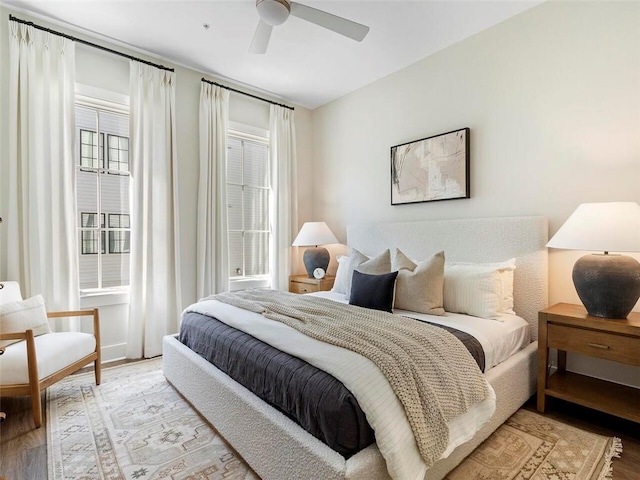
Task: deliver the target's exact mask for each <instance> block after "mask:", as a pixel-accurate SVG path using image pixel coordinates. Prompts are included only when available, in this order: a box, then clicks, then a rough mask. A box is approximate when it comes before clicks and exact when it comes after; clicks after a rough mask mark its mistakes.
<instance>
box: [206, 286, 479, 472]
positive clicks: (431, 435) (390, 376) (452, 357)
mask: <svg viewBox="0 0 640 480" xmlns="http://www.w3.org/2000/svg"><path fill="white" fill-rule="evenodd" d="M207 300H218V301H220V302H223V303H227V304H230V305H233V306H236V307H239V308H242V309H245V310H249V311H252V312H255V313H259V314H262V315H263V316H265V317H266V318H269V319H271V320H275V321H278V322H282V323H284V324H286V325H288V326H290V327H291V328H294V329H296V330H298V331H300V332H302V333H304V334H305V335H307V336H309V337H312V338H314V339H316V340H320V341H323V342H326V343H330V344H332V345H336V346H339V347H342V348H346V349H349V350H352V351H354V352H356V353H358V354H360V355H363V356H364V357H366V358H368V359H369V360H371V361H372V362H373V363H374V364H375V365H376V366H377V367H378V368H379V369H380V370H381V371H382V373H383V374H384V375H385V377H386V378H387V380H388V381H389V384H390V385H391V388H392V389H393V391H394V393H395V394H396V396H397V397H398V399H399V400H400V402H401V403H402V405H403V407H404V409H405V413H406V415H407V419H408V421H409V424H410V425H411V429H412V431H413V434H414V436H415V438H416V443H417V445H418V449H419V451H420V455H421V456H422V458H423V460H424V461H425V463H426V464H427V466H431V465H433V463H434V462H435V461H436V460H438V459H439V458H440V456H441V455H442V453H443V452H444V450H445V449H446V447H447V444H448V442H449V430H448V428H447V423H448V422H449V421H450V420H452V419H453V418H455V417H457V416H459V415H462V414H463V413H465V412H466V411H467V410H468V409H469V408H470V407H471V406H472V405H475V404H476V403H479V402H481V401H483V400H485V399H486V398H488V396H489V387H488V384H487V382H486V380H485V379H484V377H483V375H482V373H481V372H480V369H479V368H478V365H477V364H476V362H475V361H474V359H473V358H472V357H471V355H470V354H469V352H468V351H467V349H466V348H465V347H464V345H463V344H462V343H461V342H460V341H459V340H458V339H457V338H456V337H455V336H453V335H452V334H450V333H449V332H447V331H445V330H442V329H441V328H438V327H434V326H432V325H428V324H426V323H422V322H419V321H416V320H413V319H409V318H404V317H401V316H397V315H393V314H390V313H386V312H381V311H378V310H370V309H367V308H361V307H356V306H352V305H346V304H342V303H338V302H334V301H332V300H328V299H324V298H318V297H309V296H306V295H296V294H291V293H288V292H278V291H272V290H246V291H242V292H237V293H222V294H217V295H212V296H210V297H208V298H207Z"/></svg>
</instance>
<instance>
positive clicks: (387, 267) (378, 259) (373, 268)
mask: <svg viewBox="0 0 640 480" xmlns="http://www.w3.org/2000/svg"><path fill="white" fill-rule="evenodd" d="M356 269H357V270H358V271H359V272H361V273H369V274H371V275H380V274H382V273H389V272H391V254H390V253H389V249H387V250H385V251H384V252H382V253H380V254H378V255H376V256H375V257H372V258H369V257H367V256H366V255H364V254H362V253H360V252H359V251H358V250H356V249H355V248H354V249H353V253H352V254H351V259H350V261H349V268H348V269H347V282H348V283H347V292H346V295H345V299H346V300H349V295H350V292H351V279H352V277H353V271H354V270H356Z"/></svg>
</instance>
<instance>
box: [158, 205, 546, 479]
mask: <svg viewBox="0 0 640 480" xmlns="http://www.w3.org/2000/svg"><path fill="white" fill-rule="evenodd" d="M347 241H348V245H349V246H350V247H352V248H356V249H358V250H359V251H361V252H362V253H364V254H366V255H369V256H374V255H376V254H377V253H378V252H380V251H382V250H384V249H386V248H389V247H397V248H400V249H402V251H403V252H404V253H406V254H407V255H408V256H410V257H412V258H417V259H420V258H426V257H427V256H428V255H431V254H432V253H433V252H435V251H438V250H444V251H445V252H446V258H447V262H501V261H504V260H505V259H508V258H512V257H514V258H515V264H516V269H515V271H514V275H513V276H514V280H513V283H514V284H513V292H514V304H515V305H514V308H515V311H516V313H517V314H518V316H519V317H521V318H523V319H524V320H526V322H528V323H529V329H528V332H529V337H528V338H529V340H530V343H527V344H526V346H524V348H522V349H519V350H518V351H517V352H516V353H515V354H513V355H510V356H509V358H507V359H506V360H503V361H500V363H498V364H497V365H495V366H491V365H490V366H491V368H488V369H487V370H486V371H485V374H484V376H485V378H486V379H487V381H488V382H489V384H490V385H491V386H492V387H493V390H494V391H495V394H496V398H497V400H496V407H495V413H494V414H493V416H492V417H491V419H490V420H489V421H488V422H487V423H486V424H484V426H483V427H482V428H481V429H480V431H479V432H477V434H475V436H474V437H473V438H472V439H471V440H470V441H468V442H466V443H464V444H462V445H460V446H458V447H457V448H456V449H455V450H454V451H453V452H452V453H451V454H450V455H449V456H448V457H447V458H444V459H442V460H438V461H437V462H436V463H435V464H434V465H433V466H431V467H430V468H429V469H428V470H427V471H426V474H425V475H424V478H425V479H439V478H443V477H444V476H445V475H446V473H447V472H449V471H450V470H452V469H453V468H454V467H455V466H456V465H457V464H458V463H460V461H461V460H462V459H463V458H464V457H466V456H467V455H468V454H469V453H470V452H471V451H472V450H473V449H474V448H475V447H476V446H477V445H479V444H480V443H481V442H482V441H483V440H484V439H485V438H487V437H488V436H489V435H490V433H491V432H493V431H494V430H495V429H496V428H497V427H498V426H499V425H501V424H502V423H503V422H504V421H505V420H506V419H507V418H508V417H509V416H510V415H511V414H512V413H514V412H515V411H516V410H517V409H518V408H519V407H520V406H521V405H522V404H523V403H524V402H525V401H526V400H527V399H528V398H529V397H530V396H531V395H532V394H533V393H534V391H535V371H536V369H535V357H536V349H537V342H536V340H537V312H538V311H539V310H540V309H542V308H544V307H545V306H546V303H547V253H546V248H545V246H544V245H545V244H546V241H547V222H546V220H545V219H544V218H541V217H502V218H485V219H467V220H439V221H422V222H389V223H379V224H363V225H353V226H350V227H349V228H348V230H347ZM326 295H327V296H331V293H327V294H326ZM501 360H502V359H501ZM491 363H493V362H491ZM163 368H164V373H165V376H166V377H167V379H168V381H169V382H171V383H172V384H173V385H174V386H175V387H176V388H177V389H178V390H179V391H180V392H181V393H182V394H183V395H184V396H185V397H186V398H187V399H188V400H189V401H190V402H191V403H192V405H193V406H194V407H195V408H197V409H198V410H199V411H200V413H201V414H202V415H203V416H204V417H205V418H207V419H208V420H209V421H210V422H211V423H212V425H214V427H216V429H217V430H218V431H219V432H220V433H221V434H222V435H223V436H224V437H225V439H226V440H227V441H228V442H229V443H230V444H231V445H232V446H233V447H234V448H235V449H236V450H237V451H238V452H239V453H240V454H241V455H242V457H243V458H244V459H245V460H246V461H247V463H249V465H250V466H251V467H252V468H253V469H254V470H255V471H256V473H258V474H259V475H260V476H261V477H262V478H265V479H305V478H323V479H389V478H390V477H389V473H388V471H387V465H386V463H385V460H384V458H383V457H382V455H381V454H380V451H379V450H378V446H377V445H376V444H375V443H374V444H372V445H370V446H368V447H366V448H364V449H363V450H361V451H359V452H358V453H356V454H354V455H353V456H350V457H348V459H345V457H344V456H343V455H340V454H339V453H337V452H336V451H335V450H333V449H331V448H330V447H328V446H327V445H326V444H325V443H323V442H321V441H320V440H318V439H317V438H315V437H314V436H312V435H310V434H309V433H307V432H306V431H305V430H303V429H302V428H301V427H300V426H299V425H298V424H296V423H295V422H293V421H292V420H290V419H289V418H287V417H286V416H285V415H283V414H282V413H280V412H279V411H278V410H276V409H275V408H273V407H271V406H270V405H268V404H267V403H265V402H264V401H263V400H261V399H260V398H258V397H257V396H255V395H253V394H252V393H251V392H250V391H248V390H247V389H246V388H244V387H243V386H242V385H240V384H239V383H237V382H235V381H234V380H232V379H231V378H230V377H228V376H227V375H225V374H224V373H222V372H221V371H220V370H218V369H217V368H216V367H214V366H213V365H211V364H210V363H209V362H207V361H206V360H204V359H203V358H202V357H201V356H199V355H198V354H196V353H194V352H193V351H192V350H190V349H189V348H188V347H186V346H185V345H183V344H182V343H181V342H180V341H178V340H177V339H176V337H175V336H167V337H165V339H164V359H163Z"/></svg>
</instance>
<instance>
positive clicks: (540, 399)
mask: <svg viewBox="0 0 640 480" xmlns="http://www.w3.org/2000/svg"><path fill="white" fill-rule="evenodd" d="M548 364H549V349H548V348H547V319H546V316H545V315H544V314H542V313H540V314H538V385H537V386H538V396H537V409H538V411H539V412H541V413H544V408H545V402H546V396H545V393H544V391H545V389H546V388H547V374H548V372H547V365H548Z"/></svg>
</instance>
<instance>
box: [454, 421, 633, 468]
mask: <svg viewBox="0 0 640 480" xmlns="http://www.w3.org/2000/svg"><path fill="white" fill-rule="evenodd" d="M620 453H622V442H621V441H620V439H619V438H616V437H604V436H602V435H596V434H594V433H589V432H585V431H584V430H580V429H578V428H575V427H572V426H569V425H566V424H564V423H560V422H557V421H555V420H551V419H550V418H547V417H544V416H542V415H538V414H537V413H533V412H529V411H527V410H518V411H517V412H516V413H515V414H514V415H512V416H511V417H510V418H509V419H507V421H506V422H505V423H504V424H503V425H501V426H500V427H499V428H498V429H497V430H496V431H495V432H493V434H491V436H490V437H489V438H488V439H487V440H485V441H484V442H483V443H482V444H481V445H480V446H479V447H478V448H476V449H475V450H474V451H473V452H472V453H471V455H469V456H468V457H467V458H466V459H465V460H464V462H462V463H461V464H460V465H459V466H458V467H457V468H456V469H455V470H453V471H452V472H451V473H449V475H448V476H447V479H448V480H481V479H482V480H489V479H492V480H512V479H515V480H602V479H605V478H612V477H611V475H612V469H611V459H612V457H619V456H620Z"/></svg>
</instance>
